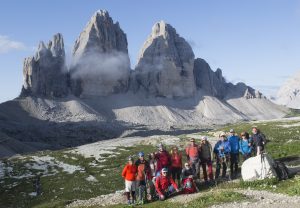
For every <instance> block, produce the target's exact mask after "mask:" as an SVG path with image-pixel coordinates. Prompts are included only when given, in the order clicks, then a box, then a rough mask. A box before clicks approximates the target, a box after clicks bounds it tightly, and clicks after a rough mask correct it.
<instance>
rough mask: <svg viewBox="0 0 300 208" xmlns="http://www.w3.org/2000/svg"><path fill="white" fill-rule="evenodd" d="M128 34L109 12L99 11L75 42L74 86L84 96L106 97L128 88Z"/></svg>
mask: <svg viewBox="0 0 300 208" xmlns="http://www.w3.org/2000/svg"><path fill="white" fill-rule="evenodd" d="M129 73H130V61H129V56H128V49H127V37H126V34H125V33H124V32H123V30H122V29H121V28H120V25H119V23H118V22H117V23H114V22H113V20H112V18H111V17H110V16H109V14H108V12H107V11H104V10H100V11H97V12H96V13H95V14H94V15H93V17H92V18H91V20H90V21H89V22H88V24H87V25H86V27H85V29H84V31H83V32H82V33H81V34H80V36H79V38H78V39H77V40H76V42H75V46H74V49H73V64H72V67H71V69H70V77H71V88H72V91H73V93H74V94H75V95H77V96H80V97H88V96H105V95H109V94H113V93H119V92H124V91H126V90H127V88H128V80H129Z"/></svg>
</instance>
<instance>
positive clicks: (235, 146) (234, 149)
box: [227, 129, 240, 179]
mask: <svg viewBox="0 0 300 208" xmlns="http://www.w3.org/2000/svg"><path fill="white" fill-rule="evenodd" d="M227 139H228V141H229V143H230V149H231V150H230V178H231V179H233V178H236V177H237V175H238V168H239V149H240V148H239V141H240V138H239V137H238V136H237V135H236V134H235V131H234V130H233V129H230V131H229V136H228V138H227ZM233 169H234V170H233Z"/></svg>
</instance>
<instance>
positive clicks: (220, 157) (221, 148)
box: [214, 132, 230, 179]
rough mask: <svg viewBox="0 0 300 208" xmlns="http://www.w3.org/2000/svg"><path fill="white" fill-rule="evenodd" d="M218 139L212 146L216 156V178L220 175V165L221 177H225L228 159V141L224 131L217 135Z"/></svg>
mask: <svg viewBox="0 0 300 208" xmlns="http://www.w3.org/2000/svg"><path fill="white" fill-rule="evenodd" d="M219 138H220V140H219V141H218V142H217V143H216V145H215V147H214V153H215V157H216V163H217V164H216V166H217V167H216V179H218V178H219V176H220V169H221V166H222V177H223V178H225V177H226V170H227V163H228V161H229V159H230V143H229V141H228V140H227V137H226V135H225V133H224V132H222V133H221V134H220V136H219Z"/></svg>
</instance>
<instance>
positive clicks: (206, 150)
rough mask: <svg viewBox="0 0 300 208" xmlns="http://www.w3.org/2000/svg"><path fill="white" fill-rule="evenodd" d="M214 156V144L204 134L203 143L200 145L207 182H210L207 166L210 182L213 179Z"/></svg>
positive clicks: (201, 159)
mask: <svg viewBox="0 0 300 208" xmlns="http://www.w3.org/2000/svg"><path fill="white" fill-rule="evenodd" d="M212 158H213V151H212V146H211V144H210V143H209V141H207V137H206V136H203V137H201V145H200V161H201V166H202V170H203V177H204V181H205V183H208V180H207V172H206V166H207V168H208V177H209V181H210V182H211V181H213V170H212Z"/></svg>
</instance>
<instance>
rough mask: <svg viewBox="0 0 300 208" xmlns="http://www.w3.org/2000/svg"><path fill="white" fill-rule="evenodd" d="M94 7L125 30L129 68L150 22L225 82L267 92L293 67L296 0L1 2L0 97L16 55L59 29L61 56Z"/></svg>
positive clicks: (299, 35) (9, 91) (11, 87)
mask: <svg viewBox="0 0 300 208" xmlns="http://www.w3.org/2000/svg"><path fill="white" fill-rule="evenodd" d="M98 9H106V10H107V11H109V13H110V15H111V17H112V18H113V20H114V21H119V22H120V25H121V28H122V29H123V30H124V31H125V33H126V34H127V39H128V44H129V45H128V48H129V55H130V58H131V63H132V67H133V66H134V65H135V63H136V59H137V56H138V52H139V50H140V48H141V47H142V45H143V43H144V41H145V40H146V38H147V36H148V35H149V33H150V32H151V28H152V26H153V24H154V23H155V22H157V21H159V20H165V21H166V22H167V23H169V24H171V25H172V26H173V27H175V28H176V30H177V32H178V33H179V34H180V35H181V36H182V37H184V38H185V39H186V40H187V41H188V42H189V43H190V44H191V45H192V47H193V50H194V53H195V56H196V57H200V58H204V59H205V60H206V61H207V62H208V63H209V64H210V66H211V68H212V69H213V70H216V68H221V69H222V70H223V74H224V76H225V77H226V79H227V80H228V81H232V82H234V83H236V82H238V81H243V82H246V83H247V84H248V85H250V86H253V87H255V88H257V89H259V90H261V91H262V92H264V93H265V94H267V95H269V94H274V92H275V90H276V89H277V88H278V87H279V86H280V85H281V84H282V83H283V82H284V81H285V79H286V78H287V77H289V76H291V75H293V74H294V73H295V72H296V71H299V70H300V1H295V0H289V1H285V0H272V1H271V0H248V1H246V0H244V1H241V0H236V1H233V0H227V1H222V0H219V1H214V0H185V1H179V0H177V1H176V0H163V1H162V0H151V1H143V0H118V1H117V0H107V1H105V0H103V1H101V0H97V1H96V0H85V1H83V0H82V1H81V0H77V1H72V0H64V1H63V0H52V1H40V0H26V1H16V0H9V1H8V0H7V1H5V0H2V1H0V26H1V27H0V74H1V75H0V88H1V90H0V102H3V101H6V100H9V99H13V98H15V97H16V96H18V94H19V92H20V89H21V86H22V79H23V78H22V76H23V75H22V65H23V59H24V58H25V57H27V56H32V55H33V54H34V49H35V47H36V46H37V45H38V43H39V41H41V40H43V41H46V42H48V40H49V39H51V38H52V36H53V35H54V34H55V33H57V32H60V33H62V34H63V36H64V40H65V46H66V53H67V54H68V55H70V53H71V50H72V47H73V44H74V42H75V40H76V38H77V37H78V36H79V34H80V32H81V31H82V30H83V28H84V26H85V25H86V23H87V22H88V21H89V19H90V17H91V16H92V15H93V13H94V12H95V11H97V10H98Z"/></svg>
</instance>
